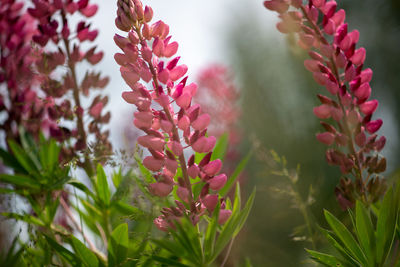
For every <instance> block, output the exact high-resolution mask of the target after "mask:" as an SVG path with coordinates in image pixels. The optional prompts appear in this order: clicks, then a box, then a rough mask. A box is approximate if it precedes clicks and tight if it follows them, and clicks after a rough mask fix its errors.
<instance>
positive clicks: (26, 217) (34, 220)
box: [0, 212, 45, 227]
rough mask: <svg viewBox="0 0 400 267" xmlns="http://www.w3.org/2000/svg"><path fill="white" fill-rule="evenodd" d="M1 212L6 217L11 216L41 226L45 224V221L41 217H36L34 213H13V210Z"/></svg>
mask: <svg viewBox="0 0 400 267" xmlns="http://www.w3.org/2000/svg"><path fill="white" fill-rule="evenodd" d="M0 214H1V215H2V216H4V217H7V218H10V219H15V220H18V221H24V222H26V223H29V224H34V225H37V226H41V227H44V226H45V223H44V222H42V221H41V220H40V219H39V218H36V217H34V216H32V215H28V214H24V215H21V214H17V213H13V212H2V213H0Z"/></svg>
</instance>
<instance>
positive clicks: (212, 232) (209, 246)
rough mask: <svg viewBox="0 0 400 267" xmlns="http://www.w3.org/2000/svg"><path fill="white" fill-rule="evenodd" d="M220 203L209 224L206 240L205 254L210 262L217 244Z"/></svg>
mask: <svg viewBox="0 0 400 267" xmlns="http://www.w3.org/2000/svg"><path fill="white" fill-rule="evenodd" d="M220 207H221V205H220V203H219V202H218V204H217V206H216V207H215V210H214V212H213V216H212V218H211V220H210V222H209V223H208V226H207V230H206V234H205V238H204V245H203V247H204V254H205V257H206V261H207V262H209V261H210V260H211V256H212V255H213V254H214V244H215V237H216V234H217V229H218V216H219V210H220Z"/></svg>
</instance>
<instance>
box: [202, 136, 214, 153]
mask: <svg viewBox="0 0 400 267" xmlns="http://www.w3.org/2000/svg"><path fill="white" fill-rule="evenodd" d="M216 142H217V139H216V138H215V137H214V136H210V137H208V138H207V144H206V146H205V147H204V152H203V153H208V152H210V151H212V150H213V149H214V146H215V143H216Z"/></svg>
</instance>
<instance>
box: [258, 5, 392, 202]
mask: <svg viewBox="0 0 400 267" xmlns="http://www.w3.org/2000/svg"><path fill="white" fill-rule="evenodd" d="M307 2H308V3H306V4H303V1H300V0H268V1H265V2H264V6H265V7H266V8H267V9H270V10H273V11H277V12H278V13H279V14H280V15H279V17H280V18H281V21H280V22H279V23H278V24H277V28H278V30H279V31H280V32H282V33H295V34H296V35H297V36H298V45H299V46H300V47H302V48H303V49H305V50H306V51H308V53H309V55H310V58H311V59H307V60H305V62H304V66H305V67H306V68H307V69H308V70H309V71H311V72H312V73H313V77H314V79H315V81H316V82H317V83H318V84H320V85H321V86H324V87H326V89H327V93H328V96H323V95H318V97H319V100H320V101H321V104H322V105H321V106H318V107H315V108H314V113H315V115H316V116H317V117H318V118H320V119H328V118H332V119H333V120H334V121H336V126H337V128H335V127H334V126H333V125H330V124H328V123H327V122H321V124H322V126H323V127H324V129H325V132H323V133H319V134H317V139H318V140H319V141H320V142H322V143H324V144H326V145H329V146H333V148H330V149H328V151H327V152H326V158H327V160H328V162H329V163H330V164H334V165H339V166H340V170H341V171H342V174H343V178H342V182H341V183H340V185H339V186H338V187H337V188H336V191H335V192H336V196H337V199H338V201H339V203H340V204H341V206H342V207H343V208H347V207H349V203H354V200H355V199H362V200H363V201H364V202H366V203H371V202H374V201H376V200H377V199H379V197H380V196H381V195H382V194H383V193H384V191H385V183H384V180H383V179H382V178H381V177H380V176H379V175H378V174H379V173H380V172H383V171H384V170H385V168H386V160H385V158H383V157H382V156H380V155H379V154H378V152H379V151H380V150H381V149H382V148H383V147H384V145H385V141H386V139H385V137H384V136H382V137H380V138H378V137H377V135H376V134H375V133H376V132H377V131H378V130H379V129H380V127H381V126H382V120H381V119H377V120H372V116H373V113H374V112H375V110H376V108H377V107H378V101H377V100H369V98H370V96H371V87H370V85H369V82H370V81H371V78H372V70H371V69H369V68H368V69H363V67H364V61H365V55H366V51H365V48H363V47H361V48H357V47H356V45H357V42H358V39H359V32H358V31H357V30H353V31H351V32H350V31H349V30H348V25H347V23H345V11H344V10H343V9H341V10H337V4H336V2H335V1H333V0H331V1H315V0H314V1H311V0H310V1H307ZM330 40H332V41H330ZM346 175H352V176H353V177H354V178H355V185H354V184H353V181H352V180H351V179H348V178H347V177H346ZM344 181H346V182H344ZM349 181H350V182H349Z"/></svg>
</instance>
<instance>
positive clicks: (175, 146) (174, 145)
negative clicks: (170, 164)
mask: <svg viewBox="0 0 400 267" xmlns="http://www.w3.org/2000/svg"><path fill="white" fill-rule="evenodd" d="M167 146H168V148H169V149H170V150H171V151H172V153H174V154H175V156H180V155H182V153H183V148H182V145H181V144H180V143H179V142H177V141H169V142H168V145H167Z"/></svg>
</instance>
